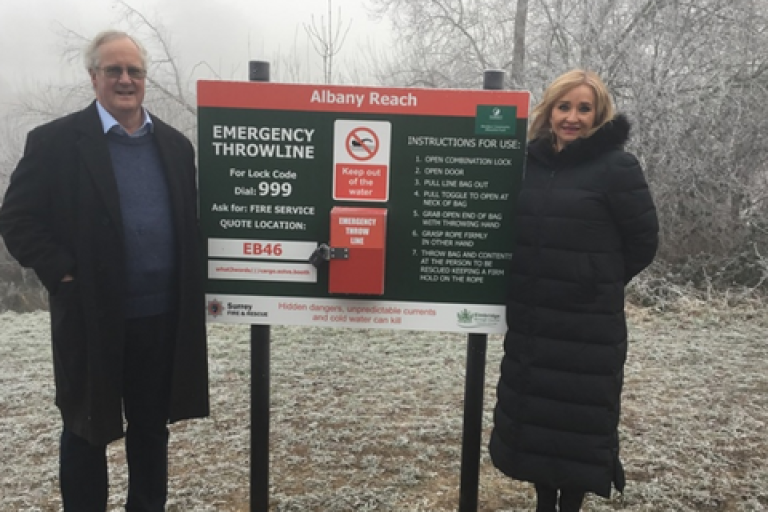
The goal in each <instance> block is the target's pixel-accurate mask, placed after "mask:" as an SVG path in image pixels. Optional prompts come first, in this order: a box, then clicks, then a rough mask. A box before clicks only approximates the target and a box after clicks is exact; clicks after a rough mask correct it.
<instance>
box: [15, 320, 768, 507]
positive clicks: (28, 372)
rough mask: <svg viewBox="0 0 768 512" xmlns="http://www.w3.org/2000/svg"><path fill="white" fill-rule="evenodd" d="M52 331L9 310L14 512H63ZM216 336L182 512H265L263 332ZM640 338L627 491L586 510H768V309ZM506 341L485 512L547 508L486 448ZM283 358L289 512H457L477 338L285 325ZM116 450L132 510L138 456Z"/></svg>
mask: <svg viewBox="0 0 768 512" xmlns="http://www.w3.org/2000/svg"><path fill="white" fill-rule="evenodd" d="M48 329H49V327H48V318H47V315H46V314H45V313H31V314H14V313H3V314H0V389H1V390H2V391H0V460H1V461H2V466H1V467H2V471H0V510H3V511H6V510H7V511H42V512H47V511H54V510H59V508H60V500H59V496H58V483H57V450H58V436H59V429H60V425H59V418H58V412H57V410H56V409H55V407H54V406H53V405H52V399H53V388H52V375H51V363H50V347H49V337H48V336H49V335H48ZM209 332H210V362H211V366H210V371H211V397H212V407H213V415H212V417H211V418H208V419H204V420H195V421H189V422H184V423H180V424H178V425H174V426H172V429H171V430H172V434H171V439H172V441H171V467H170V471H171V481H170V486H171V491H170V501H169V506H168V510H169V511H184V512H186V511H247V510H249V498H248V492H249V481H250V480H249V479H250V476H249V467H250V462H249V458H250V454H249V451H250V426H249V421H250V410H249V404H250V376H249V371H250V370H249V368H250V341H249V330H248V327H247V326H230V325H212V326H210V328H209ZM630 338H631V345H630V356H629V360H628V363H627V372H626V385H625V393H624V408H623V420H622V427H621V436H622V457H623V460H624V462H625V466H626V470H627V475H628V479H629V483H628V487H627V491H626V493H625V494H624V496H618V497H615V498H614V499H613V500H610V501H606V500H603V499H601V498H596V497H590V498H588V500H587V503H586V505H585V507H584V510H588V511H612V510H626V511H638V512H639V511H644V512H645V511H647V512H651V511H654V512H655V511H675V512H681V511H691V512H694V511H695V512H702V511H761V510H768V313H767V312H765V311H764V310H763V311H761V310H754V311H744V310H739V311H734V312H727V313H725V312H723V311H717V310H710V309H707V307H706V306H701V307H697V308H690V309H689V310H687V311H685V312H684V313H675V314H668V313H667V314H664V315H659V314H657V313H654V312H652V311H649V310H633V311H632V312H631V314H630ZM488 345H489V346H488V359H487V361H488V364H487V369H486V393H485V406H484V437H483V455H482V461H481V476H480V489H479V495H480V505H479V510H481V511H497V512H502V511H504V512H513V511H523V510H532V509H533V493H532V490H531V488H530V486H529V485H528V484H524V483H521V482H515V481H512V480H509V479H507V478H505V477H504V476H503V475H501V474H499V473H498V472H497V471H496V470H494V469H493V467H492V465H491V463H490V460H489V458H488V455H487V450H486V448H485V447H486V444H487V437H488V433H489V430H490V425H491V411H492V407H493V403H494V399H495V396H494V387H495V384H496V379H497V376H498V363H499V361H500V359H501V337H500V336H492V337H490V339H489V344H488ZM271 357H272V363H271V373H272V391H271V399H272V413H271V414H272V418H271V461H270V480H271V490H270V492H271V502H272V507H271V508H272V510H275V511H286V512H287V511H291V512H293V511H296V512H304V511H323V512H326V511H340V512H346V511H358V510H359V511H394V512H400V511H403V512H405V511H408V512H411V511H412V512H417V511H424V512H436V511H454V510H456V509H457V506H458V495H459V491H458V489H459V477H460V458H461V457H460V454H461V430H462V413H463V394H464V372H465V365H466V338H465V337H464V336H460V335H456V334H441V333H423V332H402V331H376V330H370V331H369V330H335V329H310V328H298V327H274V328H273V329H272V350H271ZM109 453H110V460H111V466H110V471H111V483H112V489H111V497H110V506H111V510H121V508H120V506H121V504H122V500H123V498H124V493H125V486H126V474H125V464H124V453H123V448H122V445H121V444H120V443H115V444H114V445H113V446H111V447H110V450H109Z"/></svg>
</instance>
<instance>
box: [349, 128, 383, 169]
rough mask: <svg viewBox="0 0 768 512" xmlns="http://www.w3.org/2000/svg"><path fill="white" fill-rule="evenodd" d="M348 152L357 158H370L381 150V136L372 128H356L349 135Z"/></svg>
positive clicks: (361, 159)
mask: <svg viewBox="0 0 768 512" xmlns="http://www.w3.org/2000/svg"><path fill="white" fill-rule="evenodd" d="M346 147H347V153H349V156H351V157H352V158H354V159H355V160H360V161H363V162H364V161H366V160H370V159H371V158H373V157H374V156H376V153H378V151H379V136H378V135H376V132H374V131H373V130H371V129H370V128H365V127H362V126H361V127H359V128H355V129H354V130H352V131H351V132H349V135H347V142H346Z"/></svg>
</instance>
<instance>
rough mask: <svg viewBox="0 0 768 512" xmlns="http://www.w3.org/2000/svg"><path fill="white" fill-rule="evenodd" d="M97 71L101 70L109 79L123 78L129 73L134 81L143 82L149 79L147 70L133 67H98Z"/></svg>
mask: <svg viewBox="0 0 768 512" xmlns="http://www.w3.org/2000/svg"><path fill="white" fill-rule="evenodd" d="M96 69H100V70H101V71H102V72H103V73H104V76H106V77H107V78H120V77H121V76H123V73H124V72H125V73H128V76H129V77H131V78H132V79H134V80H142V79H144V78H146V77H147V70H146V69H142V68H136V67H133V66H128V67H127V68H123V67H121V66H104V67H97V68H96Z"/></svg>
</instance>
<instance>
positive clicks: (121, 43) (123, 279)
mask: <svg viewBox="0 0 768 512" xmlns="http://www.w3.org/2000/svg"><path fill="white" fill-rule="evenodd" d="M85 57H86V67H87V69H88V72H89V74H90V77H91V82H92V84H93V89H94V91H95V94H96V101H94V102H93V103H92V104H91V105H90V106H89V107H87V108H86V109H85V110H82V111H79V112H75V113H74V114H70V115H68V116H66V117H63V118H61V119H57V120H55V121H53V122H51V123H48V124H46V125H43V126H40V127H38V128H36V129H34V130H33V131H32V132H30V133H29V135H28V138H27V144H26V148H25V150H24V156H23V157H22V159H21V161H20V162H19V164H18V166H17V168H16V170H15V171H14V173H13V175H12V176H11V182H10V185H9V187H8V191H7V193H6V196H5V200H4V202H3V204H2V206H1V207H0V234H2V236H3V238H4V239H5V243H6V245H7V247H8V250H9V251H10V253H11V254H12V255H13V256H14V257H15V258H16V259H17V260H18V261H19V262H20V263H21V264H22V265H23V266H25V267H30V268H32V269H34V270H35V272H36V273H37V275H38V276H39V278H40V280H41V281H42V283H43V285H44V286H45V287H46V288H47V290H48V292H49V294H50V311H51V332H52V341H53V343H52V345H53V363H54V364H53V366H54V377H55V382H56V405H57V406H58V407H59V409H60V411H61V416H62V420H63V424H64V427H63V431H62V435H61V451H60V480H61V481H60V484H61V494H62V501H63V504H64V510H65V511H76V512H89V511H100V512H102V511H105V510H106V508H107V495H108V480H107V460H106V446H107V444H109V443H110V442H112V441H114V440H116V439H119V438H121V437H122V436H123V435H125V443H126V456H127V461H128V470H129V485H128V496H127V503H126V510H129V511H161V510H164V507H165V501H166V497H167V472H168V455H167V453H168V428H167V424H168V422H169V421H171V422H173V421H177V420H181V419H185V418H194V417H203V416H207V415H208V410H209V404H208V370H207V355H206V338H205V317H204V295H203V287H202V283H203V273H202V258H201V254H202V252H201V245H200V240H201V239H200V237H199V230H198V225H197V211H196V204H197V197H196V185H195V164H194V150H193V148H192V145H191V144H190V142H189V140H187V139H186V138H185V137H184V136H183V135H182V134H181V133H179V132H178V131H176V130H175V129H173V128H171V127H170V126H168V125H167V124H165V123H163V122H162V121H160V120H159V119H158V118H156V117H154V116H153V115H151V114H149V113H148V112H147V111H146V110H145V109H144V108H143V107H142V102H143V99H144V89H145V82H146V73H147V71H146V69H147V68H146V52H145V50H144V49H143V48H142V46H141V45H140V44H139V43H138V42H137V41H136V40H135V39H134V38H132V37H131V36H129V35H128V34H126V33H124V32H116V31H109V32H104V33H102V34H99V35H98V36H97V37H96V38H95V39H94V40H93V41H92V42H91V44H90V45H89V47H88V49H87V51H86V56H85ZM123 415H124V416H123ZM124 420H125V425H126V428H125V431H124V430H123V426H124Z"/></svg>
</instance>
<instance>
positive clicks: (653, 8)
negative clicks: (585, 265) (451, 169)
mask: <svg viewBox="0 0 768 512" xmlns="http://www.w3.org/2000/svg"><path fill="white" fill-rule="evenodd" d="M373 3H374V4H375V5H376V11H377V13H378V14H379V15H381V16H387V17H389V18H390V19H391V20H392V23H393V27H394V30H395V31H396V34H395V41H396V48H395V54H396V55H398V58H397V59H396V60H390V61H389V62H387V63H386V64H385V65H383V66H382V67H381V70H380V76H381V77H382V80H384V81H385V83H388V84H391V85H423V86H430V87H478V86H479V83H480V77H481V74H482V71H483V70H485V69H489V68H501V69H505V70H506V71H507V76H508V77H510V80H509V81H508V86H509V87H511V88H520V89H527V90H530V91H531V92H532V93H533V99H534V101H536V99H537V97H538V96H539V95H540V93H541V91H542V90H543V88H544V87H545V86H546V84H547V83H549V82H550V81H551V80H552V79H553V78H554V77H555V76H557V75H559V74H560V73H562V72H564V71H566V70H568V69H571V68H575V67H581V68H588V69H592V70H594V71H597V72H598V73H599V74H600V75H601V76H602V77H603V78H604V79H605V81H606V82H607V84H608V85H609V87H610V88H611V89H612V90H613V92H614V94H615V96H616V102H617V104H618V107H619V109H620V110H621V111H624V112H626V113H628V114H629V115H630V118H631V119H632V121H633V123H634V125H633V132H632V141H631V148H630V149H631V150H632V151H634V152H635V153H636V154H637V155H638V156H639V157H640V159H641V160H642V162H643V163H644V165H645V168H646V172H647V174H648V177H649V180H650V182H651V185H652V188H653V191H654V193H655V196H656V200H657V206H658V208H659V212H660V216H661V220H662V231H663V233H662V235H663V243H662V246H661V256H662V259H663V260H665V261H667V262H674V263H682V262H685V261H687V260H689V259H690V258H692V257H698V258H699V259H700V260H701V257H702V256H704V257H705V258H709V259H719V260H720V261H725V260H727V259H728V258H730V257H733V256H735V255H736V254H752V255H754V254H756V252H761V253H762V254H766V253H768V250H766V249H768V226H767V224H768V221H766V219H768V178H767V176H768V145H766V144H765V143H764V142H763V140H762V139H763V138H764V135H765V134H768V120H767V119H766V116H765V115H764V111H765V107H764V105H766V104H767V101H768V53H766V52H765V48H768V30H767V29H768V12H767V11H768V4H766V2H765V1H762V0H640V1H637V0H519V1H517V2H509V1H502V0H423V1H418V2H416V1H411V0H373ZM758 267H759V266H755V267H754V268H758ZM760 276H761V275H758V274H755V275H752V276H741V277H739V280H741V281H743V282H745V283H754V282H756V280H758V279H759V278H760Z"/></svg>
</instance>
